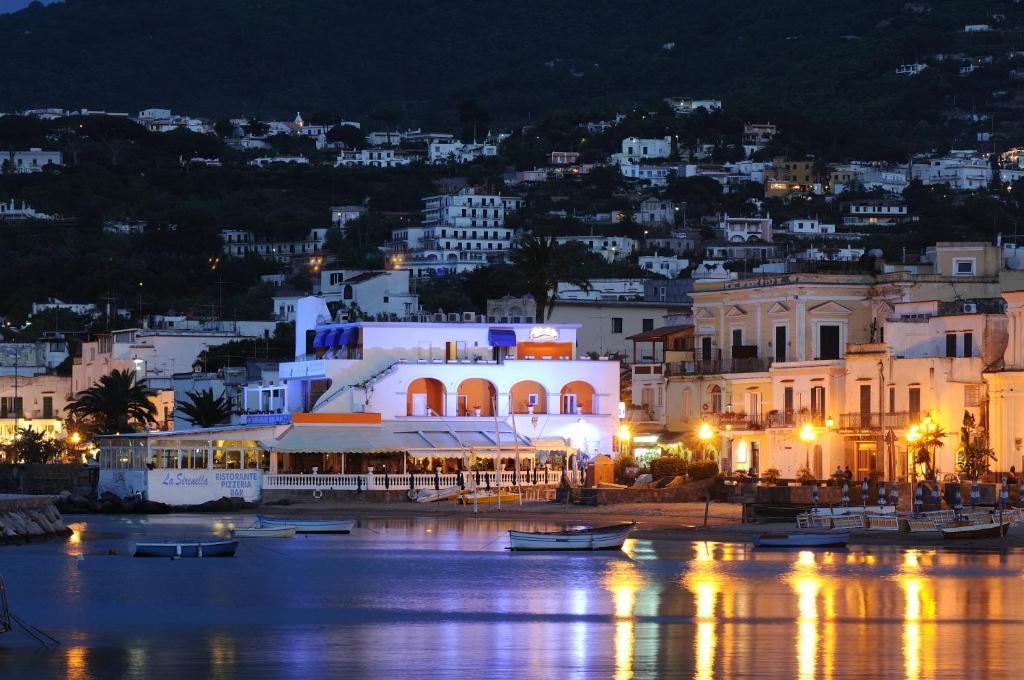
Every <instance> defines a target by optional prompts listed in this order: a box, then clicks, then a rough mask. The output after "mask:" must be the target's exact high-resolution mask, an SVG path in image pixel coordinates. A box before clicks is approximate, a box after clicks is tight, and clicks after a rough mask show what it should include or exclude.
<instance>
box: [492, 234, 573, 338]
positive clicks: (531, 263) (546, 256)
mask: <svg viewBox="0 0 1024 680" xmlns="http://www.w3.org/2000/svg"><path fill="white" fill-rule="evenodd" d="M565 255H566V252H565V251H564V250H563V249H562V248H561V247H559V245H558V244H557V242H556V241H555V238H554V237H553V236H549V237H547V238H544V237H543V236H534V235H533V234H530V235H528V236H525V237H523V238H521V239H520V240H519V242H518V243H517V244H516V249H515V250H513V251H512V255H511V261H512V270H513V271H514V273H515V274H516V276H518V277H519V279H520V281H521V282H522V284H523V286H524V287H525V288H526V292H527V293H529V295H530V297H532V298H533V301H534V302H535V303H536V305H537V321H538V322H539V323H540V322H543V321H545V320H546V319H547V317H548V313H549V312H550V311H551V308H552V307H554V305H555V296H556V295H557V294H558V284H559V283H571V284H573V285H575V286H579V287H580V288H582V289H583V290H590V289H591V285H590V282H589V281H588V280H587V278H586V277H585V276H580V275H578V274H576V273H575V271H574V270H573V269H574V268H573V266H572V263H571V262H570V261H569V258H568V257H566V256H565Z"/></svg>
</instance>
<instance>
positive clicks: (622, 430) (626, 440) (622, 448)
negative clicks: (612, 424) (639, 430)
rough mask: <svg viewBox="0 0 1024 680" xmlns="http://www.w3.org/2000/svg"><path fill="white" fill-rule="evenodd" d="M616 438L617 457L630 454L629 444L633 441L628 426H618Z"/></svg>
mask: <svg viewBox="0 0 1024 680" xmlns="http://www.w3.org/2000/svg"><path fill="white" fill-rule="evenodd" d="M616 436H617V437H618V439H619V455H620V456H621V455H625V454H632V453H633V448H632V447H631V446H630V443H631V442H632V441H633V432H632V431H631V430H630V429H629V425H627V424H626V423H622V424H621V425H619V430H618V432H616Z"/></svg>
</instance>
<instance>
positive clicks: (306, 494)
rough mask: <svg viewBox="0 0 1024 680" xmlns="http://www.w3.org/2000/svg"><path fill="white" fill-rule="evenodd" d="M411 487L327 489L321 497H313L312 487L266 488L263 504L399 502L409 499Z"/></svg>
mask: <svg viewBox="0 0 1024 680" xmlns="http://www.w3.org/2000/svg"><path fill="white" fill-rule="evenodd" d="M408 494H409V489H390V490H388V491H379V490H377V491H362V492H356V491H337V490H331V489H325V490H324V491H323V496H322V497H321V498H319V499H316V498H314V497H313V491H312V490H310V489H303V490H299V489H294V490H291V489H264V490H263V499H262V501H263V504H264V505H267V504H273V503H276V502H279V501H290V502H292V503H315V502H321V503H360V502H363V503H397V502H399V501H408V500H409V496H408Z"/></svg>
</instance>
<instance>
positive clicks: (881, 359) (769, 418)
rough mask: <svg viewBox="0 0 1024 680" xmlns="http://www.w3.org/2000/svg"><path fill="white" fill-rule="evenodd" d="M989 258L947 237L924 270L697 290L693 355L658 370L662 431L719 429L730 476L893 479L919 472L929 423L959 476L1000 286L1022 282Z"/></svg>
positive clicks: (995, 328) (943, 463)
mask: <svg viewBox="0 0 1024 680" xmlns="http://www.w3.org/2000/svg"><path fill="white" fill-rule="evenodd" d="M990 251H996V249H995V248H994V246H991V245H989V244H977V243H966V244H952V243H940V244H938V245H937V247H936V248H935V249H933V256H934V261H935V263H936V264H935V266H934V267H930V268H918V271H916V272H911V271H906V270H903V271H887V270H889V269H893V267H886V266H880V267H877V268H875V270H874V271H870V270H869V271H865V272H864V273H859V274H829V273H814V274H779V275H769V276H755V277H750V278H740V279H735V280H728V281H700V282H697V283H696V285H695V289H694V291H693V293H692V298H693V324H694V347H695V349H694V357H693V360H692V361H688V362H685V361H677V362H668V363H666V364H665V367H664V368H663V370H662V375H663V376H664V379H663V383H662V384H663V388H664V390H665V399H664V403H665V408H664V412H665V420H664V425H665V429H667V430H668V431H670V432H692V431H695V430H696V428H698V427H699V425H700V423H702V422H710V423H713V424H714V425H715V426H716V428H717V435H718V437H719V439H720V441H719V444H718V447H717V448H718V449H719V450H720V451H721V457H722V464H723V468H725V469H747V468H749V467H755V468H757V469H759V470H761V471H762V472H763V471H764V470H766V469H769V468H776V469H778V470H779V471H780V472H781V474H782V476H783V477H794V476H796V475H797V473H798V471H799V469H800V468H802V467H803V466H805V465H806V466H807V467H808V468H809V470H810V472H811V474H813V475H814V476H815V477H818V478H822V477H826V476H828V475H830V474H831V473H833V472H834V471H835V469H836V467H837V466H838V467H840V468H842V469H845V468H846V467H847V466H849V467H850V469H851V472H853V474H854V475H855V476H856V477H857V478H858V479H859V478H861V477H863V476H864V475H866V474H868V473H869V472H870V471H872V470H877V471H879V472H880V473H881V474H883V475H884V476H885V477H886V478H890V479H891V478H893V477H896V476H899V477H906V476H908V475H911V474H914V473H915V472H917V473H920V472H923V468H922V469H916V470H915V469H914V468H913V464H912V462H911V460H910V457H909V455H910V448H911V447H910V445H909V442H908V441H907V437H906V435H907V432H909V431H910V427H911V426H912V425H919V424H920V423H921V422H922V421H923V420H924V419H925V418H926V417H931V418H932V421H931V422H934V423H936V424H937V425H939V426H941V428H942V430H943V431H945V432H946V433H947V437H946V438H945V440H944V442H943V443H944V446H942V447H932V448H933V449H937V450H934V451H932V453H933V454H935V460H933V461H932V462H933V463H934V465H935V467H936V468H937V469H938V470H939V471H940V472H954V471H955V468H956V450H957V447H958V444H959V438H958V433H959V429H960V426H961V424H962V422H963V418H964V414H965V412H966V413H969V414H970V415H971V416H972V417H973V418H974V419H975V422H976V423H978V424H979V426H980V427H984V426H985V422H986V419H987V412H986V410H985V408H984V404H985V398H986V386H985V379H984V378H983V372H984V370H985V367H986V366H989V365H991V363H992V362H994V361H996V360H997V359H998V357H1000V356H1002V354H1003V350H1004V348H1005V347H1006V331H1005V325H1006V320H1005V316H1004V315H1003V314H1002V309H1003V303H1002V299H1001V298H999V297H998V295H999V290H1000V289H1001V288H1002V287H1005V286H1006V285H1009V282H1011V281H1013V280H1015V277H1016V276H1017V275H1018V273H1017V272H1013V271H1009V270H1005V269H1003V268H1002V264H1001V261H1000V259H999V257H998V251H996V256H995V257H994V258H993V257H992V256H991V255H992V253H991V252H990ZM965 260H966V261H970V262H972V263H973V270H972V272H973V273H972V274H966V273H964V272H963V271H958V266H957V264H956V263H958V262H962V261H965ZM1022 337H1024V336H1022ZM1018 462H1020V461H1018Z"/></svg>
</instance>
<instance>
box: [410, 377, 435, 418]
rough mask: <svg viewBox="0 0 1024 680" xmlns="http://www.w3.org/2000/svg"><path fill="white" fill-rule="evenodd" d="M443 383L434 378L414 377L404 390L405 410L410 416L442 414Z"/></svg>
mask: <svg viewBox="0 0 1024 680" xmlns="http://www.w3.org/2000/svg"><path fill="white" fill-rule="evenodd" d="M444 400H445V392H444V384H443V383H442V382H441V381H440V380H435V379H434V378H416V379H415V380H413V381H412V382H411V383H409V389H408V390H407V391H406V403H405V407H406V409H405V412H406V415H410V416H428V415H437V416H443V415H444Z"/></svg>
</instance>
